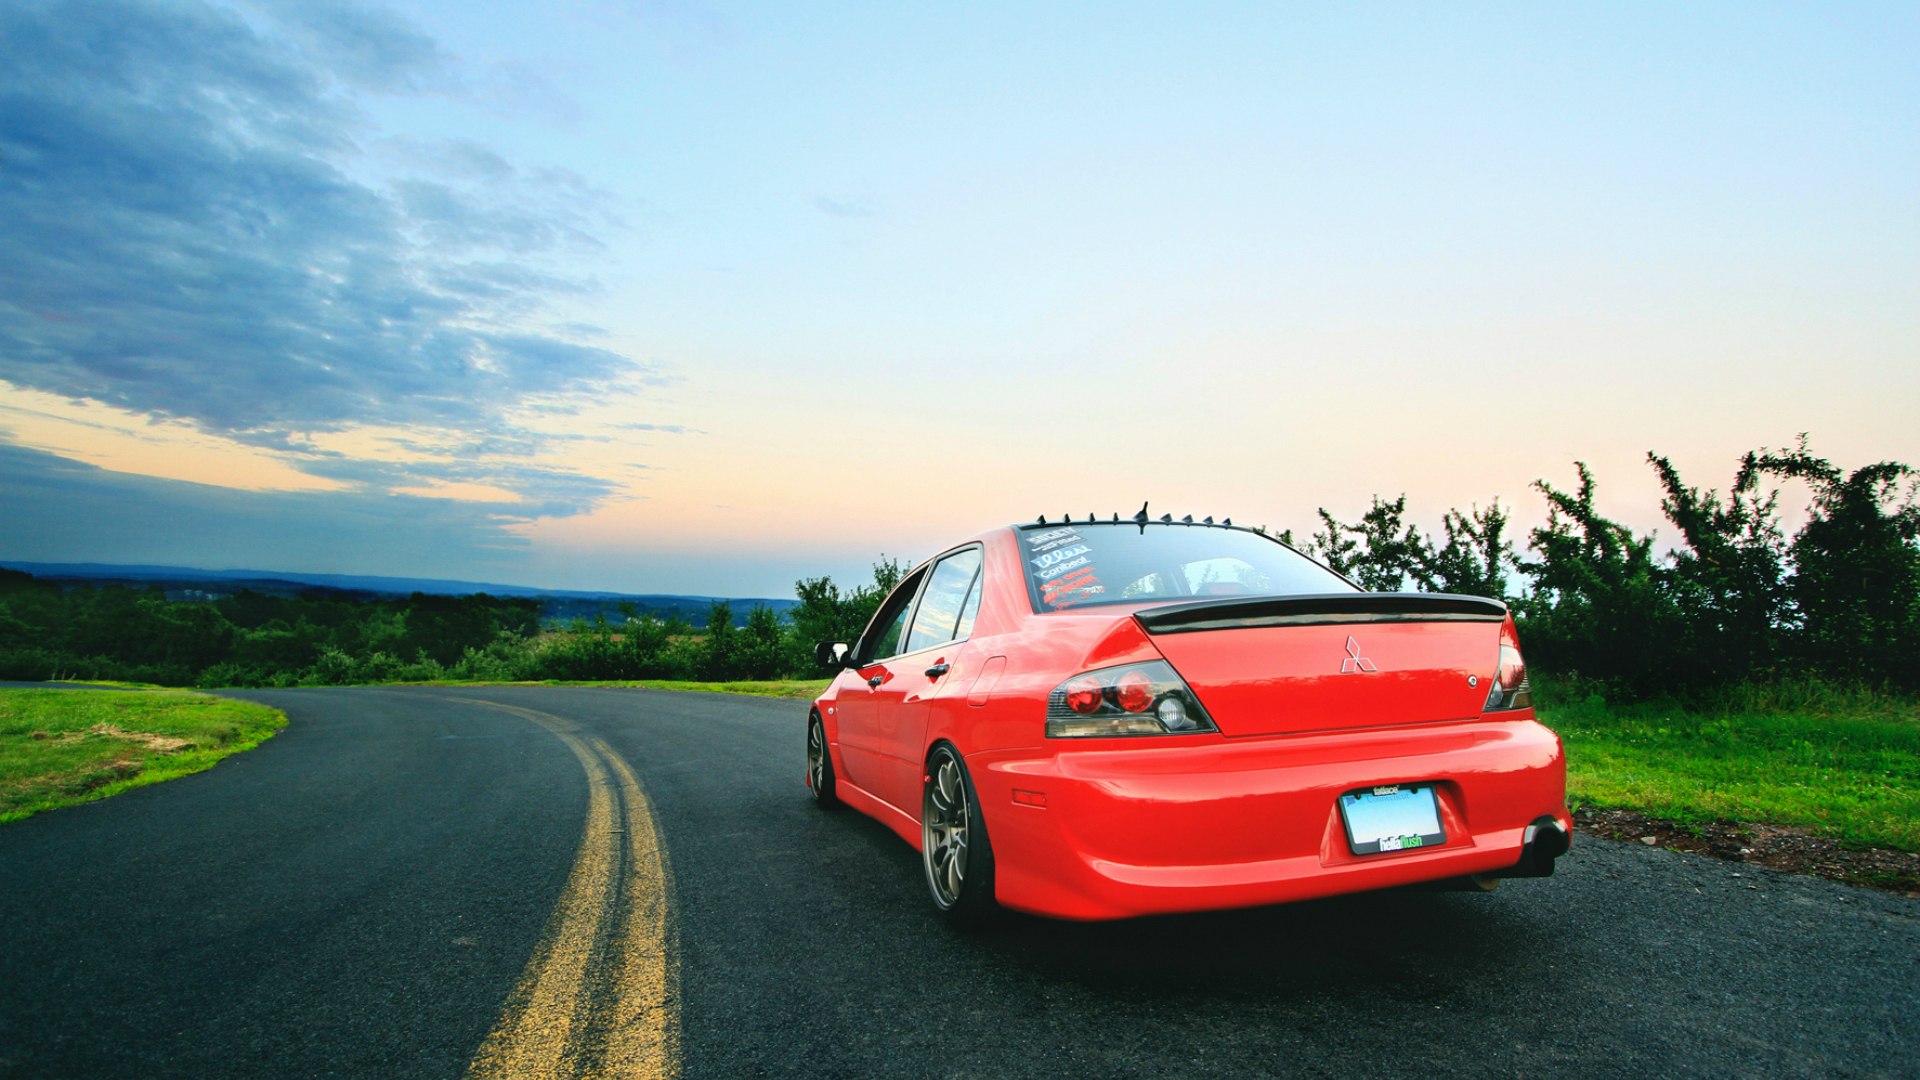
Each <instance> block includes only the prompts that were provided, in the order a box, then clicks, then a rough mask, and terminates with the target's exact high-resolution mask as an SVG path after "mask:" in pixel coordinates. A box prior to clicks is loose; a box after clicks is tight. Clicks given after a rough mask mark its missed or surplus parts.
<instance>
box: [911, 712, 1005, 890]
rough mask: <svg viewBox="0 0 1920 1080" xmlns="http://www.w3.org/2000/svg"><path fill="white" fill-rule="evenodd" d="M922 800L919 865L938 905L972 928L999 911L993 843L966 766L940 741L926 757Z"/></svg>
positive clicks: (953, 751)
mask: <svg viewBox="0 0 1920 1080" xmlns="http://www.w3.org/2000/svg"><path fill="white" fill-rule="evenodd" d="M926 775H927V779H926V782H925V786H924V787H923V789H922V793H921V797H920V865H921V867H922V868H923V869H924V870H925V872H926V879H927V891H928V892H929V893H930V894H931V895H932V896H933V906H934V907H935V908H936V909H938V910H939V912H940V913H941V914H942V915H944V916H946V919H947V921H948V922H949V923H951V924H953V925H954V926H957V927H962V928H972V927H975V926H980V925H982V924H984V923H986V922H988V921H990V920H991V919H992V918H993V917H994V916H995V915H997V914H998V913H999V911H1000V906H999V904H997V903H995V902H994V899H993V845H992V844H991V843H990V842H989V841H988V839H987V826H986V823H985V822H984V821H983V820H982V819H981V816H980V798H979V796H978V795H977V794H976V793H975V792H974V790H973V780H972V778H971V777H969V776H968V775H967V766H966V763H965V762H963V761H961V760H960V755H959V753H957V752H956V751H955V750H954V748H953V747H951V746H949V745H947V744H946V743H941V744H940V745H938V746H935V747H934V748H933V753H931V754H929V755H927V773H926Z"/></svg>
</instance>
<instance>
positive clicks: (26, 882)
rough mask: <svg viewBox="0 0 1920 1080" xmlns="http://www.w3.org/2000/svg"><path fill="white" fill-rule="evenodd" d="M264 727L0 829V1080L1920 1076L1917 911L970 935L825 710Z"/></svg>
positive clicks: (1590, 890) (1571, 912)
mask: <svg viewBox="0 0 1920 1080" xmlns="http://www.w3.org/2000/svg"><path fill="white" fill-rule="evenodd" d="M244 696H247V697H250V698H253V699H256V700H260V701H265V702H268V703H270V704H272V705H275V706H277V707H279V708H282V709H284V710H286V711H287V713H288V715H289V716H290V717H291V719H292V723H291V724H290V725H289V726H288V728H287V730H286V731H285V732H284V733H283V734H281V735H280V736H278V737H276V738H274V739H273V740H271V741H269V742H268V743H266V744H265V745H263V746H262V747H261V748H259V749H258V750H255V751H252V752H250V753H246V754H242V755H240V756H238V757H235V758H233V759H230V760H228V761H226V762H224V763H222V764H221V765H220V766H218V767H217V768H215V769H213V770H211V771H210V772H207V773H203V774H201V775H198V776H193V777H188V778H186V779H183V780H178V781H174V782H172V783H167V784H162V785H157V786H154V787H150V788H143V789H140V790H136V791H132V792H128V793H126V794H124V795H120V796H117V797H115V798H112V799H109V800H106V801H103V802H100V803H95V804H91V805H88V806H82V807H75V808H71V809H67V810H60V811H56V812H53V813H49V814H43V815H41V816H39V817H36V818H32V819H29V820H27V821H24V822H20V823H16V824H13V825H7V826H0V1076H7V1077H14V1076H19V1077H88V1078H91V1077H119V1076H140V1077H220V1076H261V1077H310V1076H311V1077H320V1076H329V1077H332V1076H338V1077H383V1076H393V1077H457V1076H464V1075H537V1074H539V1073H540V1072H542V1071H543V1070H551V1071H553V1072H554V1073H556V1074H560V1075H568V1074H576V1075H585V1074H594V1073H599V1074H605V1075H615V1074H621V1073H625V1074H630V1075H644V1074H646V1073H648V1072H652V1071H658V1070H659V1069H660V1068H661V1066H662V1063H665V1064H666V1065H667V1066H669V1067H677V1068H678V1070H679V1071H680V1072H681V1073H683V1074H684V1075H686V1076H690V1077H709V1076H712V1077H733V1076H788V1075H795V1076H799V1075H804V1076H915V1077H918V1076H927V1077H948V1076H980V1077H999V1076H1035V1077H1049V1078H1059V1077H1078V1076H1100V1077H1107V1076H1153V1077H1178V1076H1258V1075H1283V1076H1296V1075H1306V1076H1313V1075H1334V1074H1338V1075H1341V1076H1352V1075H1360V1076H1394V1075H1448V1074H1452V1075H1470V1076H1472V1075H1502V1076H1643V1077H1644V1076H1676V1075H1695V1076H1705V1075H1714V1076H1724V1075H1742V1074H1745V1075H1755V1074H1769V1075H1781V1076H1807V1075H1840V1076H1920V901H1916V900H1912V899H1906V898H1902V897H1897V896H1893V895H1889V894H1884V893H1876V892H1872V891H1868V890H1862V889H1856V888H1850V887H1847V886H1842V885H1836V884H1832V883H1829V882H1825V881H1820V880H1816V879H1811V878H1799V877H1793V876H1789V875H1785V874H1779V873H1775V872H1773V871H1767V870H1758V869H1755V868H1751V867H1743V866H1737V865H1733V864H1728V863H1722V862H1718V861H1714V860H1708V859H1699V858H1690V857H1684V856H1680V855H1675V854H1672V853H1669V852H1664V851H1657V850H1653V849H1649V848H1644V847H1642V846H1640V845H1638V844H1617V843H1610V842H1607V841H1601V840H1596V839H1593V838H1590V837H1584V836H1583V837H1580V838H1578V839H1577V841H1576V845H1575V848H1574V851H1573V853H1572V854H1571V855H1570V856H1568V858H1566V859H1565V860H1563V861H1562V863H1561V869H1560V872H1559V874H1558V875H1556V876H1555V877H1553V878H1551V879H1548V880H1544V881H1514V882H1508V883H1506V885H1505V886H1504V887H1503V888H1502V889H1501V890H1500V891H1499V892H1497V893H1494V894H1492V895H1486V896H1481V895H1465V894H1433V893H1413V892H1401V893H1384V894H1374V895H1368V896H1361V897H1352V898H1346V899H1341V900H1334V901H1323V902H1316V903H1310V904H1301V905H1295V906H1291V907H1280V908H1271V909H1265V910H1259V911H1250V912H1238V913H1227V914H1216V915H1208V916H1191V917H1181V918H1166V919H1153V920H1139V921H1133V922H1126V923H1109V924H1093V925H1079V924H1064V923H1056V922H1048V921H1044V920H1038V919H1027V918H1013V919H1010V920H1008V921H1007V923H1006V924H1005V925H1002V926H1000V927H997V928H994V929H992V930H990V931H987V932H985V933H981V934H976V935H970V936H968V935H958V934H955V933H952V932H950V931H948V930H947V929H946V928H945V927H944V926H943V925H942V924H940V923H939V922H938V921H937V920H936V919H935V918H934V917H933V915H932V912H931V908H930V905H929V904H928V903H927V902H926V901H925V898H924V897H923V895H922V890H923V888H924V886H923V885H922V883H921V880H920V877H919V869H918V856H917V855H915V854H914V852H913V851H912V850H911V849H909V848H908V847H907V846H906V845H905V844H903V843H901V842H900V841H899V840H898V839H896V838H895V837H894V836H893V835H892V834H891V833H889V832H887V831H886V830H884V829H883V828H881V827H880V826H878V825H876V824H874V823H872V822H869V821H867V820H866V819H864V818H861V817H859V816H857V815H854V814H852V813H850V812H847V811H841V812H838V813H821V812H819V811H817V810H815V809H814V807H813V806H812V805H811V804H810V803H809V801H808V800H807V797H806V792H805V788H804V787H803V785H802V779H801V777H802V771H803V766H802V744H803V741H804V731H803V725H802V719H803V717H804V715H805V706H804V704H803V703H797V702H782V701H766V700H757V699H747V698H733V697H725V696H719V695H701V694H672V693H664V692H653V691H639V690H602V689H561V688H489V689H475V690H453V689H354V690H300V691H281V692H261V693H252V694H247V695H244ZM483 699H484V700H483ZM486 702H491V703H493V704H487V703H486ZM501 706H505V707H504V708H503V707H501ZM623 777H624V779H623ZM628 781H631V783H629V782H628ZM516 1054H517V1055H519V1056H518V1057H514V1056H513V1055H516Z"/></svg>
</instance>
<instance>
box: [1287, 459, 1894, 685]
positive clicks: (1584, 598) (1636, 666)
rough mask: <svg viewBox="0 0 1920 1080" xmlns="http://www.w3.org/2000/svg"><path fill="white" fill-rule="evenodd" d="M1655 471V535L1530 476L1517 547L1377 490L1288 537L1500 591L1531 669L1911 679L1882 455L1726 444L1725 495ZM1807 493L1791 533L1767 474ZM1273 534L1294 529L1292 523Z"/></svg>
mask: <svg viewBox="0 0 1920 1080" xmlns="http://www.w3.org/2000/svg"><path fill="white" fill-rule="evenodd" d="M1647 461H1648V464H1649V465H1650V466H1651V467H1652V468H1653V470H1654V472H1655V474H1656V475H1657V476H1658V477H1659V480H1660V484H1661V488H1662V490H1663V492H1664V498H1663V499H1662V501H1661V510H1662V511H1663V512H1664V513H1665V515H1666V518H1667V520H1668V521H1669V522H1670V523H1671V524H1672V525H1673V527H1674V533H1675V535H1674V536H1673V537H1672V538H1671V540H1670V542H1671V544H1672V547H1671V549H1670V550H1660V549H1658V548H1657V547H1656V540H1655V537H1654V535H1653V534H1645V535H1637V534H1635V533H1634V532H1633V531H1632V530H1631V529H1629V528H1627V527H1626V526H1624V525H1621V524H1620V523H1619V522H1616V521H1612V520H1609V519H1608V518H1606V517H1604V516H1603V515H1601V514H1600V513H1599V511H1597V510H1596V509H1595V508H1594V479H1593V474H1592V473H1591V472H1590V471H1589V470H1588V468H1587V466H1586V465H1585V463H1580V462H1576V463H1575V468H1576V470H1577V472H1578V476H1579V483H1578V485H1577V486H1575V487H1574V488H1573V489H1572V490H1570V491H1568V490H1562V489H1560V488H1557V487H1555V486H1553V485H1552V484H1549V483H1547V482H1546V481H1544V480H1541V481H1538V482H1536V483H1535V484H1534V485H1533V486H1534V489H1535V490H1536V491H1538V492H1539V493H1540V494H1541V495H1542V496H1543V497H1544V498H1545V499H1546V502H1547V513H1548V519H1547V523H1546V524H1545V525H1544V526H1541V527H1539V528H1536V529H1533V530H1532V531H1531V532H1530V534H1529V535H1528V537H1527V543H1526V546H1525V549H1524V550H1522V549H1519V548H1517V547H1516V546H1515V544H1514V543H1513V541H1512V539H1511V538H1510V537H1509V536H1508V527H1509V524H1510V518H1509V516H1508V514H1507V512H1506V511H1505V510H1504V509H1502V508H1501V507H1500V506H1499V505H1498V503H1495V504H1493V505H1492V506H1489V507H1488V508H1487V509H1485V510H1482V509H1479V508H1478V507H1475V508H1474V509H1472V510H1471V511H1469V512H1467V513H1465V514H1462V513H1461V512H1459V511H1457V510H1454V511H1449V512H1448V513H1447V514H1446V516H1445V518H1444V519H1443V523H1442V532H1441V534H1440V535H1437V536H1427V535H1423V534H1422V533H1421V532H1420V530H1419V529H1418V528H1416V527H1414V526H1412V525H1409V524H1407V523H1406V522H1405V520H1404V518H1405V512H1406V498H1405V496H1402V497H1400V498H1398V499H1394V500H1392V501H1387V500H1383V499H1380V498H1378V497H1375V498H1374V500H1373V505H1372V507H1371V508H1370V509H1369V510H1368V511H1367V512H1366V513H1365V514H1364V515H1362V516H1361V518H1360V520H1359V521H1356V522H1352V523H1346V522H1341V521H1338V520H1336V519H1334V518H1333V517H1332V516H1331V515H1329V514H1328V513H1327V512H1326V511H1325V510H1322V511H1320V514H1319V516H1320V528H1319V529H1318V530H1317V531H1315V532H1314V533H1312V535H1311V538H1310V539H1309V540H1308V541H1307V542H1305V543H1304V544H1303V545H1300V546H1301V548H1302V550H1304V551H1306V552H1308V553H1309V554H1311V555H1313V556H1314V557H1316V558H1318V559H1320V560H1322V561H1323V562H1325V563H1327V564H1328V565H1329V566H1332V567H1333V568H1334V569H1336V570H1339V571H1341V572H1343V573H1345V574H1347V575H1349V576H1350V577H1352V578H1354V580H1356V581H1357V582H1359V583H1360V584H1361V585H1363V586H1365V587H1366V588H1369V589H1375V590H1393V589H1400V588H1415V589H1420V590H1427V591H1441V592H1459V593H1469V594H1475V595H1481V596H1492V597H1498V598H1502V599H1505V600H1507V601H1508V602H1509V603H1511V604H1512V605H1513V608H1514V612H1515V617H1516V620H1517V621H1518V622H1519V624H1520V634H1521V644H1522V646H1523V648H1524V649H1525V650H1526V653H1527V658H1528V661H1529V662H1530V663H1531V664H1533V665H1534V666H1535V667H1536V668H1537V669H1538V670H1542V671H1546V672H1552V673H1555V674H1558V675H1562V676H1575V677H1579V678H1582V679H1586V680H1590V681H1593V682H1597V683H1602V684H1605V685H1606V686H1607V687H1608V688H1610V689H1611V690H1613V691H1615V692H1618V693H1622V694H1626V695H1628V696H1636V697H1645V696H1652V695H1680V696H1685V695H1687V694H1691V693H1696V692H1700V691H1706V690H1711V689H1714V688H1717V687H1722V686H1727V685H1730V684H1734V683H1740V682H1764V681H1770V680H1776V679H1781V678H1800V677H1813V678H1817V679H1821V680H1826V681H1832V682H1840V683H1858V684H1866V685H1874V686H1887V687H1893V688H1897V689H1901V690H1906V691H1912V690H1915V689H1920V662H1916V660H1915V657H1916V656H1917V655H1920V503H1917V502H1916V483H1915V479H1916V473H1915V471H1914V469H1912V468H1911V467H1909V466H1907V465H1903V464H1900V463H1898V462H1881V463H1879V464H1876V465H1868V466H1865V467H1864V468H1859V469H1855V470H1853V471H1852V472H1847V471H1846V470H1843V469H1841V468H1839V467H1837V466H1835V465H1834V464H1833V463H1832V462H1830V461H1827V460H1825V459H1824V458H1820V457H1817V456H1815V455H1814V454H1813V453H1812V452H1811V451H1810V450H1809V449H1808V446H1807V442H1806V438H1805V436H1802V437H1801V439H1800V442H1799V444H1798V445H1796V446H1795V447H1793V448H1792V449H1789V450H1781V451H1771V450H1756V451H1754V452H1752V453H1749V454H1747V455H1745V456H1744V457H1743V458H1741V461H1740V467H1739V469H1738V471H1737V472H1736V473H1735V475H1734V478H1733V483H1732V485H1731V487H1730V488H1729V489H1728V491H1727V494H1726V495H1725V496H1722V495H1720V494H1719V492H1717V491H1714V490H1702V489H1700V488H1697V487H1692V486H1689V485H1688V484H1687V483H1685V481H1684V480H1682V478H1681V476H1680V474H1679V471H1678V470H1676V469H1675V468H1674V466H1673V464H1672V462H1671V461H1670V460H1668V459H1667V458H1664V457H1661V456H1659V455H1657V454H1652V453H1649V454H1648V455H1647ZM1783 481H1796V482H1800V483H1803V484H1805V485H1806V488H1807V490H1808V491H1809V493H1810V494H1811V496H1812V505H1811V507H1810V512H1809V517H1808V520H1807V521H1806V523H1805V524H1804V525H1803V526H1801V527H1800V528H1799V529H1798V530H1797V531H1795V532H1794V533H1793V535H1792V536H1790V537H1789V536H1788V535H1787V534H1786V532H1785V528H1784V526H1783V524H1782V522H1781V517H1780V510H1779V502H1780V492H1779V488H1778V487H1777V486H1774V485H1776V484H1777V483H1779V482H1783ZM1283 538H1285V539H1287V540H1288V541H1289V542H1293V541H1292V537H1291V535H1285V536H1283Z"/></svg>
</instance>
